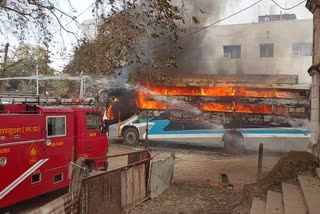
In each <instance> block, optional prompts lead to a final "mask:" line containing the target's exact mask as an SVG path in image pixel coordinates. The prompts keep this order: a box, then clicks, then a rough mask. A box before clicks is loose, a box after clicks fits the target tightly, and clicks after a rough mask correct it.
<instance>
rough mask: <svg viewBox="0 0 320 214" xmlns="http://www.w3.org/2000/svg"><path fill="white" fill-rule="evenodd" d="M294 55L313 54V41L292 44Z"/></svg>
mask: <svg viewBox="0 0 320 214" xmlns="http://www.w3.org/2000/svg"><path fill="white" fill-rule="evenodd" d="M292 55H293V56H312V43H311V42H298V43H293V44H292Z"/></svg>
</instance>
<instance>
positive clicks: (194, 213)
mask: <svg viewBox="0 0 320 214" xmlns="http://www.w3.org/2000/svg"><path fill="white" fill-rule="evenodd" d="M132 149H137V148H130V147H126V146H122V145H118V144H112V145H111V148H110V154H119V153H123V152H128V151H132ZM138 149H139V148H138ZM151 149H152V155H153V156H155V159H156V160H157V159H163V158H165V157H168V156H169V155H170V154H171V153H172V152H175V155H176V162H175V170H174V181H173V184H172V185H171V187H170V188H169V189H168V190H167V191H166V192H165V193H164V194H162V195H161V196H159V197H158V198H155V199H153V200H148V201H146V202H144V203H141V204H139V205H136V206H135V207H131V208H129V209H127V210H125V211H124V213H131V214H150V213H152V214H169V213H174V214H175V213H176V214H207V213H208V214H215V213H217V214H220V213H221V214H224V213H225V214H227V213H228V214H229V213H230V214H245V213H249V209H248V208H245V207H242V206H241V205H240V201H241V199H242V187H243V185H244V184H248V183H252V182H255V181H256V174H257V161H258V160H257V155H255V154H251V155H248V156H236V157H230V156H228V155H226V154H224V153H223V152H222V151H214V150H213V151H201V150H200V151H199V150H194V149H192V150H190V149H174V148H151ZM279 159H280V155H276V154H273V155H265V156H264V157H263V173H264V174H266V173H267V172H269V171H270V170H271V168H272V167H273V166H274V165H275V164H276V162H277V161H278V160H279ZM125 162H126V160H124V159H122V160H121V159H119V158H118V159H116V158H115V159H113V160H110V169H112V168H116V167H119V166H121V165H122V164H125ZM221 174H227V175H228V178H229V182H230V184H231V185H230V186H228V187H224V186H222V184H221V182H220V181H221Z"/></svg>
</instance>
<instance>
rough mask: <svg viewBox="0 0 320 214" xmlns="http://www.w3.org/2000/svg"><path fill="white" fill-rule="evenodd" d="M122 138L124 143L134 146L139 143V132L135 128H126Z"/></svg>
mask: <svg viewBox="0 0 320 214" xmlns="http://www.w3.org/2000/svg"><path fill="white" fill-rule="evenodd" d="M123 140H124V143H125V144H126V145H130V146H136V145H138V143H139V133H138V130H137V129H136V128H128V129H126V130H125V131H124V133H123Z"/></svg>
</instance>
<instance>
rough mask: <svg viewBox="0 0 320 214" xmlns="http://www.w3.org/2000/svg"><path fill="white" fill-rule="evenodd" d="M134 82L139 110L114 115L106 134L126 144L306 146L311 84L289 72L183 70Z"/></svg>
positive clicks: (233, 149)
mask: <svg viewBox="0 0 320 214" xmlns="http://www.w3.org/2000/svg"><path fill="white" fill-rule="evenodd" d="M137 88H138V89H137V92H136V94H135V97H134V99H135V104H136V107H137V109H138V111H137V112H136V113H135V114H134V115H133V116H132V117H129V118H120V117H118V118H117V120H118V121H116V122H118V123H116V124H113V125H111V126H110V127H109V138H111V139H112V138H113V139H114V138H116V139H119V138H120V139H123V140H124V142H125V143H126V144H129V145H137V144H138V143H139V142H141V141H143V140H146V139H147V140H149V141H156V142H159V143H161V142H174V143H184V144H197V145H202V146H215V147H216V146H218V147H224V148H225V149H226V150H228V151H229V152H233V153H237V152H239V151H243V150H244V149H249V150H256V149H258V147H259V144H260V143H263V144H264V148H265V149H266V150H276V151H286V150H305V148H307V144H308V143H309V138H310V130H309V127H308V121H309V115H310V100H309V93H310V86H309V85H301V84H298V77H297V76H294V75H197V76H196V77H195V76H186V75H184V76H180V77H179V76H175V77H173V78H171V79H169V80H168V81H166V83H160V84H159V83H150V82H145V83H143V84H142V83H141V84H140V85H139V86H138V87H137ZM119 102H120V103H121V98H120V101H119ZM126 109H132V108H131V107H129V105H126ZM122 111H123V110H122ZM119 113H120V111H119ZM114 114H117V112H114ZM122 119H124V120H122Z"/></svg>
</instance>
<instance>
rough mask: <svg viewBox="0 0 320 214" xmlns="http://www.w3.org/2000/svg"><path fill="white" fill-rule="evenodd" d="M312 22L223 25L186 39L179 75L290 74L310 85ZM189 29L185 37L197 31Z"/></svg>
mask: <svg viewBox="0 0 320 214" xmlns="http://www.w3.org/2000/svg"><path fill="white" fill-rule="evenodd" d="M312 28H313V24H312V19H305V20H281V21H272V22H271V21H265V22H258V23H248V24H235V25H220V26H215V27H212V28H208V29H206V30H204V31H201V32H199V33H197V34H194V35H193V36H190V37H186V38H185V39H183V43H184V49H182V50H181V51H178V53H177V65H178V68H177V71H174V72H178V73H206V74H210V73H218V74H289V75H299V82H300V83H310V82H311V77H310V76H309V75H308V73H307V72H306V70H307V69H308V68H309V67H310V64H311V63H312V32H313V30H312ZM197 30H198V29H195V28H193V29H189V30H187V32H186V33H185V34H186V35H188V34H190V33H192V32H194V31H197Z"/></svg>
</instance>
